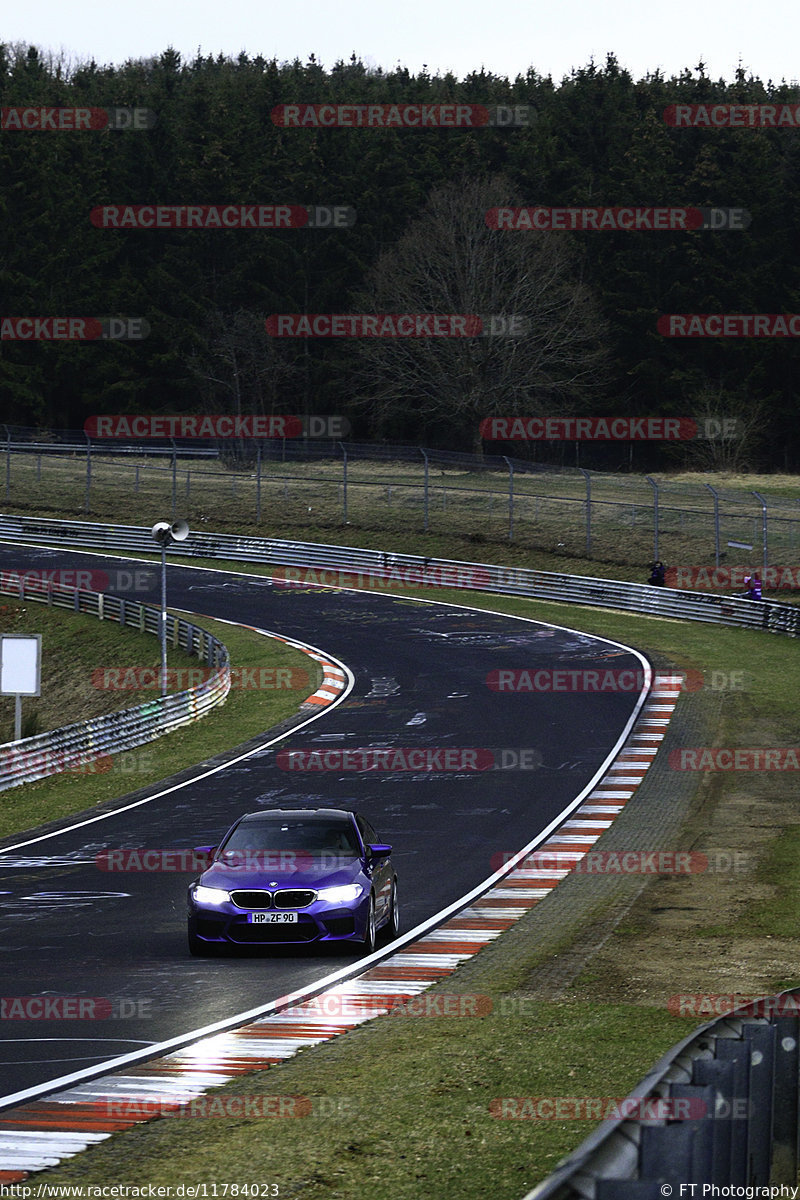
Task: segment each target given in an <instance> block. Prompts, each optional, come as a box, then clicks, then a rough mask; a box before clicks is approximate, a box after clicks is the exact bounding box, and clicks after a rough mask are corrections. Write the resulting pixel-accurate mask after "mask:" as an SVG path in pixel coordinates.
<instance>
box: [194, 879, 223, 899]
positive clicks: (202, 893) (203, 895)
mask: <svg viewBox="0 0 800 1200" xmlns="http://www.w3.org/2000/svg"><path fill="white" fill-rule="evenodd" d="M230 898H231V894H230V892H226V891H224V889H223V888H212V887H204V886H203V884H202V883H198V885H197V887H196V888H195V889H194V899H195V900H196V901H197V903H198V904H224V903H225V902H226V900H230Z"/></svg>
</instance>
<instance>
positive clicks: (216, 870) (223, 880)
mask: <svg viewBox="0 0 800 1200" xmlns="http://www.w3.org/2000/svg"><path fill="white" fill-rule="evenodd" d="M362 875H363V871H362V864H361V860H360V859H358V858H354V859H351V860H349V861H347V862H345V863H343V864H340V865H339V866H337V867H334V868H331V867H329V866H328V867H325V866H319V867H311V868H309V869H307V870H302V871H264V870H262V869H257V870H244V869H241V868H231V867H229V866H226V864H225V863H212V865H211V866H210V867H209V868H208V870H207V871H204V872H203V874H202V875H201V876H200V879H199V881H198V882H199V883H202V884H203V886H204V887H217V888H224V889H225V891H227V892H232V891H238V890H241V889H242V888H269V889H270V890H277V889H278V888H314V889H318V888H323V887H339V886H341V885H342V884H345V883H355V882H357V881H358V880H359V878H360V877H361V876H362Z"/></svg>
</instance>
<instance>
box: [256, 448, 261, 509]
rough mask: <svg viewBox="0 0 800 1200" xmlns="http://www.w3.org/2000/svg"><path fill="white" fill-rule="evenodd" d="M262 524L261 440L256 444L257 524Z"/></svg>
mask: <svg viewBox="0 0 800 1200" xmlns="http://www.w3.org/2000/svg"><path fill="white" fill-rule="evenodd" d="M260 524H261V442H258V444H257V446H256V525H260Z"/></svg>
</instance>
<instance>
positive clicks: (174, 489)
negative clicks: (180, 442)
mask: <svg viewBox="0 0 800 1200" xmlns="http://www.w3.org/2000/svg"><path fill="white" fill-rule="evenodd" d="M169 440H170V442H171V443H172V519H173V520H174V519H175V508H176V505H177V487H178V451H177V449H176V446H175V439H174V438H170V439H169Z"/></svg>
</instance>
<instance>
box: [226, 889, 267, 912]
mask: <svg viewBox="0 0 800 1200" xmlns="http://www.w3.org/2000/svg"><path fill="white" fill-rule="evenodd" d="M231 900H232V901H233V903H234V904H235V905H236V907H237V908H272V893H271V892H265V891H263V890H262V889H260V888H259V889H253V891H250V892H245V891H241V892H231Z"/></svg>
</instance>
